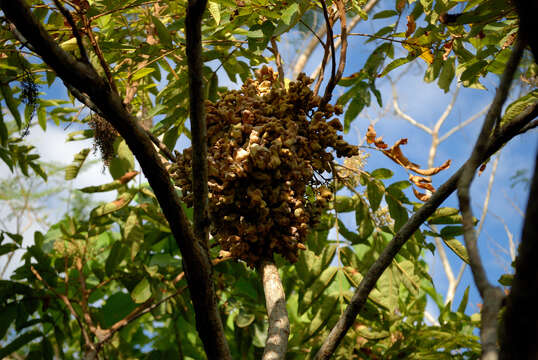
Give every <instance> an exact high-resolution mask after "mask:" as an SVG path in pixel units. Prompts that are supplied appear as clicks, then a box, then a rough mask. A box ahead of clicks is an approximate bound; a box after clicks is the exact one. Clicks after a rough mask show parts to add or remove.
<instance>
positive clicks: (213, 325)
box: [184, 0, 231, 360]
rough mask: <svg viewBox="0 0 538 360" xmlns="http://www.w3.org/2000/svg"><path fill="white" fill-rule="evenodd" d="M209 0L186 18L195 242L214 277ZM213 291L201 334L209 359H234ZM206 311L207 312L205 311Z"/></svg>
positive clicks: (193, 3)
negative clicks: (205, 34) (206, 76)
mask: <svg viewBox="0 0 538 360" xmlns="http://www.w3.org/2000/svg"><path fill="white" fill-rule="evenodd" d="M206 5H207V0H189V2H188V6H187V16H186V19H185V35H186V53H187V64H188V69H189V104H190V122H191V134H192V148H193V158H192V176H193V184H192V189H193V193H194V194H195V196H194V202H193V222H194V241H195V244H194V245H195V246H196V247H197V248H198V251H199V252H200V255H201V257H203V258H204V263H205V264H204V265H205V266H206V267H207V269H208V270H209V274H208V275H209V276H210V277H211V263H210V262H209V249H208V241H209V219H208V187H207V179H208V175H207V128H206V118H205V105H204V83H203V72H202V67H203V61H202V17H203V14H204V11H205V8H206ZM184 267H185V268H186V276H187V280H189V277H190V276H191V274H192V272H195V271H198V269H197V268H189V264H187V263H185V264H184ZM210 285H211V288H210V289H208V290H210V292H209V293H199V294H198V296H204V297H206V302H207V303H206V304H204V306H200V305H201V304H200V305H197V304H194V308H195V311H196V328H197V330H198V332H199V333H200V337H201V338H202V342H203V343H204V349H205V352H206V355H207V357H208V358H209V359H219V360H220V359H223V360H225V359H231V354H230V349H229V348H228V343H227V342H226V338H225V336H224V327H223V326H222V321H221V318H220V314H219V311H218V307H217V298H216V294H215V289H214V288H213V283H212V282H211V284H210ZM202 313H205V314H202Z"/></svg>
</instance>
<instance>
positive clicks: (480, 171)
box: [478, 162, 487, 176]
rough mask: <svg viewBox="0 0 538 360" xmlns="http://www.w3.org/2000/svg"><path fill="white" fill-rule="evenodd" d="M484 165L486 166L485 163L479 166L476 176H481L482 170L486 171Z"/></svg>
mask: <svg viewBox="0 0 538 360" xmlns="http://www.w3.org/2000/svg"><path fill="white" fill-rule="evenodd" d="M486 165H487V162H485V163H483V164H482V165H480V168H479V169H478V176H480V175H482V173H483V172H484V170H486Z"/></svg>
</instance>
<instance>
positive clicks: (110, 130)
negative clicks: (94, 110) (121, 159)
mask: <svg viewBox="0 0 538 360" xmlns="http://www.w3.org/2000/svg"><path fill="white" fill-rule="evenodd" d="M88 125H89V126H90V127H91V128H92V129H93V133H94V134H93V138H94V143H93V146H94V151H95V150H96V149H99V151H100V152H101V158H102V159H103V161H104V163H105V165H106V166H108V165H110V160H112V158H113V157H114V141H115V140H116V138H117V137H118V136H119V134H118V132H117V131H116V129H114V127H113V126H112V125H110V123H109V122H108V121H106V120H105V119H103V118H102V117H101V116H99V115H97V114H92V116H91V118H90V120H89V121H88Z"/></svg>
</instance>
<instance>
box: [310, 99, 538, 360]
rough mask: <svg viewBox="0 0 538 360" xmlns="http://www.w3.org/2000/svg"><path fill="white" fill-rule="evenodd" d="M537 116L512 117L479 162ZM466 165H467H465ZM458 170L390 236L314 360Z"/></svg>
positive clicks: (340, 333) (327, 349) (536, 109)
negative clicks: (389, 239) (390, 238)
mask: <svg viewBox="0 0 538 360" xmlns="http://www.w3.org/2000/svg"><path fill="white" fill-rule="evenodd" d="M537 115H538V103H536V104H533V105H531V106H528V107H527V108H526V109H525V110H524V111H522V112H521V113H520V114H518V116H516V117H515V118H514V119H513V120H512V122H510V123H509V124H507V125H505V126H504V127H503V128H502V129H501V130H500V132H499V134H498V135H497V136H495V137H494V138H493V139H491V140H490V141H489V142H488V144H487V146H486V151H485V152H484V154H483V157H482V161H484V160H486V159H487V158H488V157H490V156H492V155H493V154H494V153H495V152H497V151H498V150H499V149H500V148H501V147H502V146H504V144H506V143H507V142H508V141H510V140H511V139H512V138H513V137H515V136H517V134H518V132H519V131H520V130H521V128H523V127H524V126H525V125H527V124H528V123H529V122H530V121H532V120H533V119H534V118H535V117H536V116H537ZM466 164H467V163H466ZM466 164H464V165H463V166H462V167H460V168H459V169H458V171H456V173H454V175H452V176H451V177H450V179H448V180H447V181H446V182H445V183H444V184H443V185H441V186H440V187H439V189H438V190H437V191H436V192H435V193H434V194H433V195H432V197H431V198H430V200H428V201H427V202H426V203H424V205H423V206H422V207H421V208H420V209H419V210H418V211H417V212H415V213H414V214H413V215H412V216H411V218H410V219H409V220H408V221H407V223H405V224H404V225H403V226H402V227H401V228H400V230H399V231H398V232H397V233H396V235H394V237H393V238H392V240H391V241H390V242H389V244H388V245H387V247H385V249H384V250H383V252H382V253H381V255H380V256H379V257H378V259H377V260H376V261H375V263H374V264H373V265H372V266H371V267H370V268H369V269H368V272H367V273H366V275H365V276H364V278H363V279H362V281H361V283H360V284H359V286H358V288H357V290H356V291H355V293H354V294H353V297H352V298H351V302H350V303H349V305H348V306H347V308H346V310H345V311H344V313H343V315H342V316H340V318H339V320H338V322H337V323H336V325H335V326H334V327H333V328H332V330H331V332H330V334H329V336H328V337H327V338H326V339H325V341H324V342H323V345H322V346H321V348H320V350H319V351H318V353H317V354H316V356H315V359H317V360H319V359H329V358H330V356H331V355H332V354H333V353H334V351H335V350H336V348H337V346H338V345H339V344H340V342H341V341H342V339H343V338H344V336H345V334H346V333H347V331H348V330H349V328H350V327H351V325H353V322H354V321H355V318H356V317H357V315H358V314H359V312H360V311H361V310H362V308H363V306H364V304H365V303H366V300H367V299H368V295H369V294H370V292H371V291H372V289H373V288H374V286H375V284H376V282H377V280H378V279H379V277H380V276H381V275H382V274H383V272H384V271H385V269H386V268H387V267H388V266H389V265H390V264H391V262H392V259H393V258H394V257H395V256H396V254H397V253H398V251H399V250H400V249H401V247H402V246H403V245H404V244H405V243H406V241H407V240H408V239H409V238H410V237H411V236H412V235H413V234H414V233H415V231H417V230H418V229H419V227H420V226H421V225H422V223H424V221H426V220H427V219H428V217H430V216H431V215H432V214H433V212H434V211H435V210H436V209H437V208H438V207H439V206H440V205H441V204H442V203H443V201H445V200H446V199H447V198H448V197H449V196H450V195H451V194H452V193H453V192H454V191H455V190H456V187H457V184H458V181H459V179H460V176H461V174H462V173H463V169H464V167H465V166H466Z"/></svg>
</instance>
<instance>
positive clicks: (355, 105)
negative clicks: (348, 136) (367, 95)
mask: <svg viewBox="0 0 538 360" xmlns="http://www.w3.org/2000/svg"><path fill="white" fill-rule="evenodd" d="M364 105H365V102H364V98H363V97H361V96H357V97H354V98H353V99H352V100H351V103H350V104H349V106H348V107H347V110H346V113H345V115H344V132H345V133H347V132H348V131H349V126H350V125H351V122H352V121H353V120H355V118H356V117H357V115H359V113H360V112H361V111H362V109H364Z"/></svg>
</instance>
